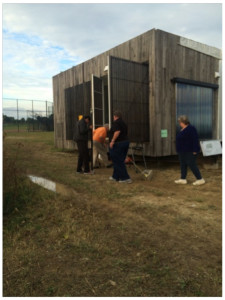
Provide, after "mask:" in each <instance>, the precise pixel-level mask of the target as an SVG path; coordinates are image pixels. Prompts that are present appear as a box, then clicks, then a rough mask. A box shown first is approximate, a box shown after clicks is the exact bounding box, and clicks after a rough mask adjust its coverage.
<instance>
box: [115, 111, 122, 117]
mask: <svg viewBox="0 0 225 300" xmlns="http://www.w3.org/2000/svg"><path fill="white" fill-rule="evenodd" d="M113 115H114V116H116V117H118V118H122V113H121V112H120V111H118V110H116V111H114V113H113Z"/></svg>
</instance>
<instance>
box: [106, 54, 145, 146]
mask: <svg viewBox="0 0 225 300" xmlns="http://www.w3.org/2000/svg"><path fill="white" fill-rule="evenodd" d="M148 69H149V65H148V64H143V63H137V62H134V61H130V60H125V59H121V58H118V57H112V56H110V57H109V62H108V74H109V81H108V88H109V95H108V99H109V123H111V120H112V114H113V111H115V110H119V111H121V113H122V115H123V119H124V121H125V123H126V124H127V125H128V136H129V139H130V141H131V142H135V143H144V142H148V141H149V75H148V74H149V72H148Z"/></svg>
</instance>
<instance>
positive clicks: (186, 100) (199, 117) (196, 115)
mask: <svg viewBox="0 0 225 300" xmlns="http://www.w3.org/2000/svg"><path fill="white" fill-rule="evenodd" d="M176 89H177V91H176V92H177V99H176V100H177V118H178V117H179V116H180V115H187V116H188V117H189V119H190V122H191V124H192V125H193V126H195V127H196V129H197V131H198V135H199V138H200V139H206V140H207V139H212V137H213V96H214V90H213V88H209V87H203V86H196V85H191V84H184V83H176ZM179 130H180V129H179V126H178V125H177V131H179Z"/></svg>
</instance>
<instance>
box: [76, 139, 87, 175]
mask: <svg viewBox="0 0 225 300" xmlns="http://www.w3.org/2000/svg"><path fill="white" fill-rule="evenodd" d="M77 148H78V152H79V155H78V162H77V172H81V171H82V167H83V165H84V172H90V168H89V150H88V141H77Z"/></svg>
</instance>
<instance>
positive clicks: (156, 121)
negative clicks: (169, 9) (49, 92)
mask: <svg viewBox="0 0 225 300" xmlns="http://www.w3.org/2000/svg"><path fill="white" fill-rule="evenodd" d="M221 56H222V53H221V50H220V49H217V48H214V47H210V46H207V45H204V44H200V43H198V42H194V41H192V40H189V39H186V38H183V37H180V36H177V35H173V34H170V33H167V32H164V31H161V30H157V29H152V30H150V31H148V32H146V33H144V34H142V35H140V36H138V37H136V38H134V39H131V40H129V41H127V42H125V43H123V44H121V45H119V46H117V47H115V48H113V49H111V50H109V51H106V52H104V53H102V54H100V55H98V56H96V57H94V58H92V59H90V60H88V61H85V62H83V63H81V64H79V65H77V66H75V67H72V68H71V69H69V70H67V71H65V72H61V73H60V74H58V75H56V76H54V77H53V97H54V119H55V145H56V147H58V148H67V149H72V148H74V147H75V144H74V142H73V141H72V137H73V127H74V123H75V122H76V121H77V119H78V115H80V114H90V111H92V112H93V114H92V115H93V122H94V124H95V126H96V127H97V126H100V125H102V124H103V123H105V122H107V123H110V124H111V122H112V113H113V111H114V110H115V109H116V110H120V111H122V113H123V118H124V120H125V121H126V122H127V124H128V128H129V138H130V141H131V142H133V143H142V144H143V145H144V147H145V153H146V155H149V156H169V155H174V154H176V150H175V140H176V133H177V130H178V128H177V117H178V115H180V114H187V115H188V116H189V118H190V120H191V122H192V124H193V125H195V126H196V127H197V129H198V132H199V135H200V138H201V139H207V140H208V139H218V138H219V136H218V135H219V132H220V130H219V127H220V125H218V122H219V119H220V118H219V112H218V110H219V107H220V105H219V101H220V100H219V97H218V95H219V94H221V93H219V88H221V87H220V86H219V80H220V78H221V74H219V70H220V63H221V59H222V58H221Z"/></svg>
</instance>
